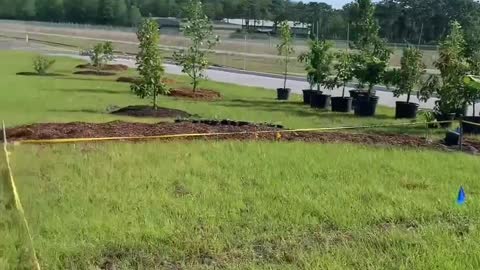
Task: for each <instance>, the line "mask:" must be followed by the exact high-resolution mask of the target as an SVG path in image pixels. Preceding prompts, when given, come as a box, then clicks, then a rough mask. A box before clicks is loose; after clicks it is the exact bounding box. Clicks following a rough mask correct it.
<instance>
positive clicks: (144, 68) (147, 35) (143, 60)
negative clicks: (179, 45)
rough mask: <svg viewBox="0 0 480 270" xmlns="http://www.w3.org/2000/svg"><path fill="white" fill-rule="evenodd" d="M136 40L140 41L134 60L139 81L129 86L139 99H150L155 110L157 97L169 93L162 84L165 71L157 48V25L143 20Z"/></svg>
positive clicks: (158, 38)
mask: <svg viewBox="0 0 480 270" xmlns="http://www.w3.org/2000/svg"><path fill="white" fill-rule="evenodd" d="M137 38H138V40H139V41H140V45H139V52H138V54H137V58H136V59H137V70H138V73H139V74H140V77H141V79H140V80H139V81H137V82H135V83H134V84H132V85H131V90H132V91H133V92H134V93H135V94H136V95H137V96H139V97H140V98H152V105H153V108H154V109H157V97H158V96H159V95H166V94H168V93H169V89H168V88H167V87H166V86H165V84H164V83H163V82H162V79H163V76H164V72H165V71H164V68H163V60H162V54H161V52H160V48H159V47H158V44H159V43H160V33H159V31H158V24H157V23H156V22H155V21H154V20H151V19H146V20H144V21H143V22H142V24H141V25H140V26H139V28H138V31H137Z"/></svg>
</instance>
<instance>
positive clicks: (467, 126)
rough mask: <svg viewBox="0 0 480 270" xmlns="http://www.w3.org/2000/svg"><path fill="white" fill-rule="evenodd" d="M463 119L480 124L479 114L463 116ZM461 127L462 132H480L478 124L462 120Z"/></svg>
mask: <svg viewBox="0 0 480 270" xmlns="http://www.w3.org/2000/svg"><path fill="white" fill-rule="evenodd" d="M463 120H465V121H468V122H472V123H477V124H479V125H480V116H469V117H463ZM462 127H463V132H464V133H468V134H480V126H477V125H474V124H469V123H465V122H463V123H462Z"/></svg>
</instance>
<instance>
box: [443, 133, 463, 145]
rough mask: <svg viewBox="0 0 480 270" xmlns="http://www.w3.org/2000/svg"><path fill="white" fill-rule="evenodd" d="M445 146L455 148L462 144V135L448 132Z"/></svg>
mask: <svg viewBox="0 0 480 270" xmlns="http://www.w3.org/2000/svg"><path fill="white" fill-rule="evenodd" d="M445 144H446V145H448V146H454V145H459V144H460V133H458V132H456V131H452V130H448V131H447V134H446V135H445Z"/></svg>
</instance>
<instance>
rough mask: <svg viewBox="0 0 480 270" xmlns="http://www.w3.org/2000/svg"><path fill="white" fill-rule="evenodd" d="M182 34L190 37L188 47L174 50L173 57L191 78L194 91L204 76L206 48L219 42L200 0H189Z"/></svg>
mask: <svg viewBox="0 0 480 270" xmlns="http://www.w3.org/2000/svg"><path fill="white" fill-rule="evenodd" d="M183 34H184V35H185V36H186V37H187V38H189V39H190V41H191V44H190V47H189V48H188V49H186V50H180V51H178V52H175V53H174V54H173V58H174V60H175V62H176V63H177V64H178V65H180V66H182V68H183V69H182V72H183V73H185V74H187V75H188V76H189V77H190V78H191V81H192V82H191V85H192V90H193V92H195V91H196V90H197V89H198V85H199V83H200V80H201V79H204V78H205V77H206V75H205V73H204V72H205V70H206V69H207V68H208V66H209V62H208V58H207V53H208V50H210V49H212V48H213V47H214V46H215V45H216V44H217V43H218V42H219V38H218V36H215V35H214V34H213V25H212V23H211V21H210V20H209V19H208V17H207V16H206V15H205V12H204V11H203V6H202V2H200V0H190V4H189V7H188V15H187V21H186V23H185V26H184V28H183Z"/></svg>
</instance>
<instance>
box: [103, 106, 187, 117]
mask: <svg viewBox="0 0 480 270" xmlns="http://www.w3.org/2000/svg"><path fill="white" fill-rule="evenodd" d="M111 114H115V115H123V116H133V117H158V118H186V117H190V116H191V114H189V113H187V112H185V111H181V110H176V109H169V108H161V107H159V108H157V109H153V107H152V106H145V105H138V106H128V107H125V108H121V109H119V110H115V111H113V112H111Z"/></svg>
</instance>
